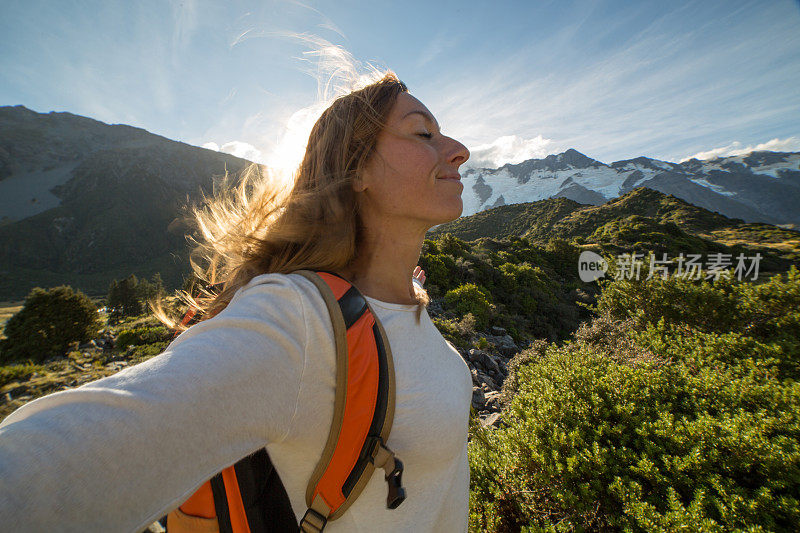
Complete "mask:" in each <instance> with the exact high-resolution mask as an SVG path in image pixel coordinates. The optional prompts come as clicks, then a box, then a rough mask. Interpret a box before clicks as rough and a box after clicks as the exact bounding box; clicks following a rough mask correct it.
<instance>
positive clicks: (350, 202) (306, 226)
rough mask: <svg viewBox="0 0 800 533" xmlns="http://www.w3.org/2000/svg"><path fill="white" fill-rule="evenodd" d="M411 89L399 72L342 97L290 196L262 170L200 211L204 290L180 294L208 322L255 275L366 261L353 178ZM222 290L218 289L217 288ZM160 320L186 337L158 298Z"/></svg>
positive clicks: (197, 252) (199, 276) (325, 118)
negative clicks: (361, 256) (401, 97)
mask: <svg viewBox="0 0 800 533" xmlns="http://www.w3.org/2000/svg"><path fill="white" fill-rule="evenodd" d="M401 92H408V88H407V87H406V85H405V84H404V83H403V82H402V81H400V80H399V79H398V78H397V76H396V75H395V74H394V72H392V71H386V72H385V74H384V75H383V77H382V78H381V79H379V80H378V81H376V82H374V83H372V84H370V85H367V86H365V87H363V88H361V89H359V90H356V91H353V92H350V93H349V94H346V95H344V96H340V97H339V98H337V99H336V100H335V101H334V102H333V103H332V104H331V105H330V107H328V108H327V109H326V110H325V111H324V112H323V113H322V115H321V116H320V117H319V119H318V120H317V122H316V123H315V124H314V127H313V128H312V130H311V134H310V135H309V138H308V145H307V146H306V151H305V155H304V157H303V160H302V162H301V163H300V166H299V167H298V168H297V170H296V172H295V176H294V186H293V188H292V189H291V191H290V192H289V193H288V194H286V193H285V192H283V189H282V188H281V187H280V186H279V184H277V183H276V182H275V181H269V180H266V179H264V175H263V170H262V168H261V167H259V166H258V165H255V164H253V165H251V166H249V167H247V168H246V169H245V170H244V171H243V172H242V173H241V177H240V181H239V184H238V185H237V186H235V187H228V186H227V180H228V176H227V175H226V177H225V178H226V179H225V181H224V182H223V186H222V191H221V192H220V193H218V194H215V195H212V196H213V197H212V198H211V199H209V198H205V197H203V200H204V202H205V203H206V205H205V206H202V207H199V208H198V207H192V208H190V213H191V214H190V217H191V218H193V219H194V220H193V222H194V223H195V224H196V225H197V227H198V229H199V230H200V234H201V240H197V239H195V238H192V240H194V241H195V242H196V243H197V246H196V247H195V248H194V249H193V250H192V254H191V255H192V256H193V257H199V258H200V263H204V264H205V266H201V265H200V264H198V263H196V262H195V261H194V260H193V258H191V257H190V265H191V268H192V271H193V277H194V278H195V279H196V280H197V281H198V282H199V283H198V284H197V285H199V289H200V294H199V295H198V296H197V297H194V296H193V295H192V294H191V291H192V288H190V289H189V291H186V290H179V291H177V295H178V298H179V300H182V301H183V302H184V303H185V304H188V305H190V306H192V307H194V308H195V309H196V310H197V314H198V315H199V316H200V317H201V318H203V319H205V318H211V317H212V316H214V315H216V314H217V313H219V312H220V311H221V310H222V309H224V308H225V306H227V305H228V303H229V302H230V301H231V299H232V298H233V295H234V294H235V293H236V291H237V290H238V289H239V288H241V287H242V286H244V285H246V284H247V283H248V282H249V281H250V280H251V279H252V278H253V277H255V276H257V275H259V274H265V273H290V272H293V271H295V270H301V269H309V270H327V271H339V270H341V269H343V268H345V267H347V266H349V265H350V264H351V262H352V261H353V260H354V259H355V258H356V254H357V251H358V246H359V242H360V235H361V227H360V226H361V224H360V217H359V213H358V202H357V198H356V193H355V191H354V190H353V187H352V184H353V181H354V180H355V179H356V178H357V177H358V176H360V174H361V172H362V171H363V169H364V167H365V165H366V163H367V161H368V160H369V158H370V156H371V155H372V154H373V152H374V150H375V145H376V142H377V138H378V134H379V133H380V132H381V130H382V128H383V127H384V126H385V125H386V119H387V117H388V114H389V112H390V110H391V109H392V106H393V105H394V103H395V101H396V99H397V95H398V94H400V93H401ZM212 285H215V286H218V287H221V291H218V292H216V293H215V292H212V291H210V290H209V289H210V286H212ZM412 286H413V287H414V291H415V297H416V300H417V303H418V309H417V320H419V319H420V314H421V312H422V310H423V309H424V308H425V306H426V305H427V304H428V302H429V298H428V295H427V293H426V292H425V291H424V290H423V289H421V288H419V287H417V286H416V284H412ZM150 307H151V309H152V310H153V313H154V314H155V315H156V317H158V319H159V320H160V321H161V322H163V323H164V324H166V325H167V326H169V327H170V328H173V329H176V330H178V331H183V330H185V329H186V328H187V326H183V325H181V324H179V323H178V322H177V321H176V320H175V319H173V318H172V317H170V316H169V315H168V314H167V313H166V312H165V310H164V308H163V306H162V304H161V301H160V300H155V301H151V302H150Z"/></svg>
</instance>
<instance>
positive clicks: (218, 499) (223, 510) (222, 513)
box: [210, 472, 233, 533]
mask: <svg viewBox="0 0 800 533" xmlns="http://www.w3.org/2000/svg"><path fill="white" fill-rule="evenodd" d="M210 481H211V493H212V494H213V495H214V510H215V511H216V513H217V522H218V523H219V532H220V533H233V527H232V526H231V513H230V509H228V496H227V494H225V482H223V481H222V473H221V472H220V473H219V474H217V475H216V476H214V477H212V478H211V480H210Z"/></svg>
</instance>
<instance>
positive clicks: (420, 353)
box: [0, 72, 472, 533]
mask: <svg viewBox="0 0 800 533" xmlns="http://www.w3.org/2000/svg"><path fill="white" fill-rule="evenodd" d="M468 157H469V151H468V150H467V149H466V148H465V147H464V146H463V145H462V144H461V143H459V142H457V141H455V140H454V139H451V138H450V137H447V136H445V135H443V134H442V133H441V131H440V130H439V126H438V124H437V123H436V121H435V119H434V118H433V116H432V115H431V113H430V112H429V111H428V110H427V109H426V108H425V106H424V105H423V104H422V103H421V102H420V101H419V100H417V99H416V98H414V97H413V96H411V95H410V94H409V93H408V91H407V88H406V86H405V85H404V84H403V83H402V82H401V81H399V80H398V79H397V78H396V76H395V75H394V74H393V73H391V72H389V73H387V74H386V75H385V76H384V77H383V78H382V79H381V80H379V81H377V82H376V83H373V84H371V85H368V86H367V87H365V88H363V89H360V90H358V91H354V92H352V93H350V94H348V95H345V96H343V97H341V98H339V99H337V100H336V101H335V102H334V103H333V104H332V105H331V106H330V107H329V108H328V109H327V110H326V111H325V112H324V113H323V114H322V116H321V117H320V118H319V120H318V121H317V123H316V124H315V126H314V128H313V130H312V132H311V135H310V137H309V143H308V147H307V149H306V153H305V157H304V159H303V162H302V163H301V165H300V167H299V169H298V171H297V176H296V181H295V186H294V188H293V189H292V191H291V192H290V193H289V195H288V196H287V197H286V198H284V199H279V198H278V196H277V194H273V193H270V192H269V191H261V192H259V193H258V196H257V197H256V198H255V199H254V200H252V201H250V200H247V201H244V200H243V201H242V203H241V205H239V206H232V205H230V204H229V205H228V206H227V208H224V209H223V208H221V207H220V206H219V205H218V206H217V208H218V210H217V211H216V215H219V214H220V213H225V212H227V213H229V214H230V215H231V217H232V220H221V221H220V219H219V218H216V219H215V218H214V213H212V214H211V215H208V217H207V218H206V222H210V221H211V220H212V219H215V220H217V221H218V223H219V224H218V226H217V228H216V229H215V228H213V227H211V226H209V225H205V226H204V229H205V231H206V237H207V239H208V243H207V244H206V250H207V251H208V254H207V259H209V261H210V263H209V267H208V269H207V272H205V273H204V274H205V276H204V277H205V278H206V279H207V280H208V281H209V282H220V279H221V281H222V282H223V283H224V285H223V287H224V289H223V290H222V292H221V293H220V294H219V295H218V296H216V297H214V298H212V299H210V300H209V301H206V302H200V303H199V305H200V306H201V308H202V310H203V311H205V314H204V316H205V317H206V320H203V321H201V322H200V323H198V324H196V325H194V326H192V327H191V328H189V329H188V330H186V331H184V332H183V333H182V334H181V335H180V336H178V337H177V338H176V339H175V340H174V341H173V342H172V343H171V344H170V345H169V346H168V347H167V349H166V350H165V351H164V352H163V353H162V354H160V355H158V356H156V357H154V358H152V359H150V360H148V361H146V362H144V363H141V364H139V365H136V366H133V367H131V368H129V369H126V370H124V371H122V372H120V373H118V374H116V375H114V376H110V377H107V378H104V379H101V380H99V381H96V382H93V383H89V384H87V385H84V386H82V387H79V388H77V389H73V390H70V391H63V392H59V393H56V394H52V395H50V396H47V397H44V398H40V399H38V400H35V401H33V402H31V403H29V404H27V405H25V406H23V407H22V408H20V409H18V410H17V411H15V412H14V413H12V414H11V415H9V417H8V418H7V419H6V420H5V421H4V422H3V424H2V425H0V474H1V475H0V516H2V517H3V524H4V526H3V527H4V528H8V530H9V531H73V530H74V531H131V532H138V531H141V530H142V529H143V528H145V527H147V525H148V524H150V523H151V522H153V521H154V520H156V519H158V518H159V517H161V516H163V515H165V514H166V513H167V512H168V511H170V510H172V509H175V508H176V507H177V506H179V505H180V504H181V503H182V502H183V501H184V500H186V498H187V497H188V496H190V495H191V494H192V493H193V492H194V491H195V490H196V489H197V488H198V487H199V486H200V485H201V484H202V483H203V482H205V481H206V480H207V479H209V478H210V477H211V476H212V475H214V474H215V473H217V472H219V471H220V470H222V469H223V468H225V467H226V466H229V465H231V464H233V463H234V462H236V461H237V460H238V459H240V458H242V457H244V456H246V455H248V454H250V453H252V452H254V451H256V450H258V449H260V448H262V447H265V446H266V447H267V449H268V452H269V455H270V457H271V459H272V462H273V464H274V465H275V469H276V471H277V472H278V474H279V475H280V478H281V480H282V482H283V484H284V486H285V487H286V490H287V493H288V495H289V498H290V500H291V503H292V508H293V510H294V512H295V513H296V514H297V518H298V521H299V520H300V518H301V517H302V515H303V513H304V511H305V509H306V507H305V502H304V492H305V488H306V484H307V482H308V479H309V477H310V475H311V474H312V470H313V468H314V466H315V464H316V461H317V460H318V459H319V457H320V451H321V450H322V448H323V446H324V444H325V439H326V437H327V432H328V428H329V426H330V420H331V417H332V413H333V398H334V385H335V356H334V340H333V332H332V326H331V323H330V317H329V315H328V313H327V310H326V307H325V304H324V302H323V300H322V297H321V296H320V294H319V292H318V290H317V289H316V288H315V287H314V285H313V284H312V283H311V282H310V281H309V280H307V279H305V278H303V277H302V276H300V275H298V274H292V273H291V272H293V271H295V270H299V269H310V270H327V271H331V272H335V273H337V274H339V275H341V276H342V277H344V278H345V279H347V280H349V281H350V282H352V283H353V284H354V285H355V286H356V287H357V288H358V289H359V290H360V291H361V292H362V293H363V294H364V295H365V297H366V298H367V301H368V302H369V304H370V306H371V308H372V310H373V312H374V313H375V314H377V316H378V318H379V320H380V321H381V322H382V324H383V326H384V328H385V330H386V332H387V335H388V339H389V343H390V345H391V350H392V353H393V356H394V366H395V378H396V403H395V414H394V422H393V426H392V431H391V434H390V437H389V442H388V443H387V444H388V445H389V447H390V448H391V449H392V450H394V452H395V453H396V454H397V456H398V457H402V459H403V463H404V465H405V471H404V474H403V484H404V486H405V487H406V490H407V497H406V500H405V501H404V502H403V504H402V505H400V506H399V507H398V508H397V509H393V510H389V509H387V508H386V505H385V501H386V484H385V482H384V480H383V479H382V476H380V475H373V476H372V478H371V479H370V481H369V483H368V484H367V486H366V488H365V489H364V491H363V492H362V493H361V495H360V496H359V498H358V499H357V500H356V501H355V503H354V504H353V505H352V506H351V507H350V508H349V509H348V510H347V512H346V513H345V514H344V515H343V516H342V517H341V518H339V519H337V520H335V521H332V522H330V523H329V524H328V526H327V527H326V531H329V532H334V533H335V532H336V531H348V532H352V531H415V532H420V531H465V530H466V524H467V508H468V491H469V489H468V485H469V469H468V464H467V420H468V413H469V407H470V400H471V389H472V383H471V376H470V374H469V370H468V367H467V366H466V364H465V363H464V361H463V360H462V359H461V358H460V356H459V355H458V353H457V352H456V351H455V349H453V348H452V346H450V345H449V344H448V343H447V342H446V341H445V340H444V339H443V338H442V336H441V335H440V334H439V333H438V331H437V330H436V328H435V327H434V325H433V324H432V322H431V321H430V318H429V317H428V315H427V313H426V312H425V309H424V305H425V304H426V303H427V302H426V300H427V298H426V295H425V293H424V291H423V290H421V289H415V288H414V284H413V283H412V273H414V272H415V269H414V267H415V265H416V264H417V261H418V259H419V255H420V250H421V246H422V242H423V239H424V236H425V233H426V231H427V230H428V229H429V228H430V227H432V226H434V225H436V224H441V223H443V222H447V221H449V220H453V219H455V218H457V217H458V216H460V214H461V211H462V201H461V191H462V189H463V185H462V184H461V182H460V181H459V174H458V169H459V166H460V165H461V164H462V163H464V162H465V161H466V160H467V158H468ZM220 205H221V204H220ZM236 209H238V211H236ZM215 231H216V233H215ZM162 316H163V315H162Z"/></svg>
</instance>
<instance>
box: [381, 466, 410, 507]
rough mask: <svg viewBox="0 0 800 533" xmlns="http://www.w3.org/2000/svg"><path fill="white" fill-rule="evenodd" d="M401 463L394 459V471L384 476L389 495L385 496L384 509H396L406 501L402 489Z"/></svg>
mask: <svg viewBox="0 0 800 533" xmlns="http://www.w3.org/2000/svg"><path fill="white" fill-rule="evenodd" d="M402 475H403V462H402V461H401V460H400V459H398V458H397V457H395V458H394V470H392V471H391V472H389V473H388V474H386V476H385V479H386V482H387V483H388V484H389V494H388V496H386V507H388V508H389V509H396V508H397V506H398V505H400V504H401V503H403V501H404V500H405V499H406V489H404V488H403V480H402Z"/></svg>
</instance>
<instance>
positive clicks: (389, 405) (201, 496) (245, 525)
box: [167, 270, 405, 533]
mask: <svg viewBox="0 0 800 533" xmlns="http://www.w3.org/2000/svg"><path fill="white" fill-rule="evenodd" d="M296 273H297V274H300V275H301V276H303V277H305V278H306V279H308V280H310V281H311V282H312V283H313V284H314V285H315V286H316V287H317V289H318V290H319V291H320V294H321V295H322V298H323V300H324V301H325V305H326V307H327V308H328V312H329V314H330V317H331V323H332V324H333V331H334V337H335V345H336V391H335V400H334V414H333V419H332V421H331V426H330V430H329V433H328V439H327V441H326V444H325V448H324V449H323V452H322V455H321V457H320V459H319V461H318V463H317V466H316V468H315V469H314V473H313V474H312V476H311V479H310V480H309V483H308V486H307V489H306V498H305V499H306V505H307V506H308V510H307V511H306V513H305V515H304V516H303V518H302V520H301V521H300V525H299V528H300V531H301V532H306V533H319V532H321V531H322V530H323V529H324V528H325V525H326V524H327V522H328V521H330V520H335V519H337V518H339V517H340V516H342V514H344V512H345V511H346V510H347V509H348V508H349V507H350V505H352V503H353V502H354V501H355V500H356V498H358V496H359V494H361V492H362V491H363V489H364V487H365V486H366V484H367V482H368V481H369V479H370V478H371V476H372V474H373V472H374V471H375V469H376V468H382V469H383V470H384V472H385V474H384V479H385V480H386V482H387V483H388V486H389V489H388V495H387V498H386V506H387V507H388V508H389V509H394V508H396V507H397V506H398V505H400V504H401V503H402V502H403V500H404V499H405V489H404V488H403V486H402V477H401V476H402V473H403V463H402V462H401V461H400V460H399V459H398V458H396V457H395V456H394V453H393V452H392V451H391V450H390V449H389V448H388V447H387V446H386V441H387V439H388V438H389V432H390V431H391V428H392V420H393V418H394V404H395V376H394V364H393V361H392V353H391V349H390V347H389V342H388V339H387V337H386V332H385V331H384V329H383V326H382V325H381V324H380V322H379V321H378V319H377V317H376V316H375V315H374V314H373V313H372V310H371V309H370V308H369V304H368V302H367V301H366V299H365V298H364V296H363V295H362V294H361V293H360V292H359V291H358V289H356V288H355V287H354V286H353V285H352V284H351V283H350V282H348V281H347V280H345V279H343V278H341V277H339V276H338V275H336V274H334V273H331V272H312V271H308V270H300V271H297V272H296ZM191 311H192V310H190V313H189V312H187V316H186V317H184V323H185V324H188V325H190V326H191V325H192V324H193V323H194V322H195V321H196V320H197V316H196V315H195V314H194V313H193V312H191ZM193 319H194V320H193ZM201 524H202V525H201ZM294 528H297V519H296V517H295V515H294V511H293V510H292V507H291V502H290V501H289V498H288V495H287V494H286V492H285V489H284V487H283V484H282V482H281V481H280V478H279V477H278V475H277V472H276V471H275V470H274V467H273V466H272V463H271V461H270V458H269V455H268V454H267V451H266V449H261V450H259V451H258V452H256V453H255V454H252V455H250V456H248V457H245V458H243V459H241V460H240V461H238V462H237V463H236V464H234V465H231V466H229V467H227V468H225V469H224V470H222V471H221V472H219V473H218V474H217V475H215V476H214V477H213V478H211V479H210V480H209V481H207V482H206V483H205V484H204V485H203V486H202V487H201V488H200V489H198V490H197V491H196V492H195V493H194V494H193V495H192V496H191V497H190V498H189V499H188V500H186V501H185V502H184V503H183V504H182V505H181V506H180V507H179V508H178V509H176V510H174V511H172V512H170V513H169V515H168V516H167V531H168V532H170V533H183V532H192V533H197V532H199V531H209V532H210V531H219V532H221V533H261V532H267V531H288V530H293V529H294Z"/></svg>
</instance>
